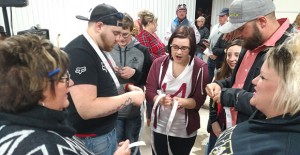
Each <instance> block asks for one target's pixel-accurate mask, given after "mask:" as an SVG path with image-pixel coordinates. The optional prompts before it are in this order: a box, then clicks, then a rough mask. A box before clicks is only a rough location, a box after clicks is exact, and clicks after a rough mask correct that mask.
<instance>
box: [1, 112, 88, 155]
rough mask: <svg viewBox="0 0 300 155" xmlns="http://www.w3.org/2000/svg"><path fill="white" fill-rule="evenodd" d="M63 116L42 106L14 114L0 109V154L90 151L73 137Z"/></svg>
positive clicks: (55, 154)
mask: <svg viewBox="0 0 300 155" xmlns="http://www.w3.org/2000/svg"><path fill="white" fill-rule="evenodd" d="M66 116H67V113H66V112H64V111H55V110H51V109H48V108H44V107H42V106H35V107H34V108H33V109H32V110H30V111H26V112H21V113H15V114H10V113H4V112H0V154H2V153H3V154H9V153H11V154H12V155H20V154H49V155H79V154H80V155H81V154H85V155H89V154H93V153H91V152H89V151H88V150H87V149H86V148H85V147H84V145H83V143H82V142H81V141H80V140H79V139H77V138H75V137H73V135H74V134H75V130H74V129H73V128H70V127H69V126H68V125H67V124H66V123H65V121H66ZM30 152H31V153H30Z"/></svg>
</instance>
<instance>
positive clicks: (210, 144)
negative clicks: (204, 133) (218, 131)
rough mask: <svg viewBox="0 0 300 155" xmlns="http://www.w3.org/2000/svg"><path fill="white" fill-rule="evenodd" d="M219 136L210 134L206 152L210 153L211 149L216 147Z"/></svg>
mask: <svg viewBox="0 0 300 155" xmlns="http://www.w3.org/2000/svg"><path fill="white" fill-rule="evenodd" d="M217 139H218V137H217V136H216V135H214V134H212V133H211V134H210V136H209V141H208V143H207V150H206V154H207V155H209V153H210V151H211V150H212V149H213V148H214V146H215V144H216V142H217Z"/></svg>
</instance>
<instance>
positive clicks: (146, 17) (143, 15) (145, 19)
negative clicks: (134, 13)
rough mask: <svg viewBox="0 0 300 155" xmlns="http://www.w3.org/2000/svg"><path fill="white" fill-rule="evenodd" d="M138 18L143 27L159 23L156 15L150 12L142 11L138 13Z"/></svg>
mask: <svg viewBox="0 0 300 155" xmlns="http://www.w3.org/2000/svg"><path fill="white" fill-rule="evenodd" d="M138 17H139V18H140V19H141V23H142V25H143V26H146V25H147V24H148V23H152V22H154V23H156V22H157V17H155V16H154V14H153V13H152V12H150V11H148V10H143V11H140V12H139V13H138Z"/></svg>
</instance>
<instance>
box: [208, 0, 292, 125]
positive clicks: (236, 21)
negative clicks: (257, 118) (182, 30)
mask: <svg viewBox="0 0 300 155" xmlns="http://www.w3.org/2000/svg"><path fill="white" fill-rule="evenodd" d="M289 23H290V22H289V20H288V19H287V18H283V19H278V20H277V19H276V17H275V6H274V3H273V1H272V0H234V1H233V2H232V3H231V5H230V8H229V22H227V23H226V24H224V25H223V26H222V27H220V29H219V30H220V31H221V32H222V33H229V32H232V31H238V32H237V33H239V34H240V35H241V38H242V39H243V40H244V43H243V48H244V49H243V50H242V52H241V54H240V58H239V60H238V62H237V64H236V67H235V69H234V71H233V73H232V76H231V78H228V79H225V80H220V81H215V82H213V83H211V84H208V85H207V86H206V92H207V95H209V97H211V98H212V99H213V100H214V101H215V102H218V103H221V104H222V105H223V106H226V107H231V108H230V110H229V111H230V112H227V114H228V115H226V117H227V116H229V117H227V118H226V119H227V120H226V121H227V122H229V123H228V124H230V125H229V126H227V127H230V126H233V125H235V124H236V123H240V122H243V121H245V120H247V119H248V118H249V117H250V115H251V114H252V113H253V112H254V111H255V110H256V108H255V107H252V106H251V105H250V104H249V101H250V98H251V97H252V96H253V91H254V85H253V84H252V83H251V82H252V80H253V79H254V78H255V77H257V76H258V75H259V74H260V68H261V66H262V64H263V62H264V56H265V54H266V53H267V52H268V50H269V48H270V47H277V46H280V45H281V44H282V43H283V41H284V40H285V39H286V38H287V37H288V36H287V33H288V32H291V31H293V27H292V25H290V24H289ZM235 110H236V111H235ZM236 116H237V119H232V118H236ZM262 117H264V116H262Z"/></svg>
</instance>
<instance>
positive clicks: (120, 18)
mask: <svg viewBox="0 0 300 155" xmlns="http://www.w3.org/2000/svg"><path fill="white" fill-rule="evenodd" d="M110 16H115V17H116V18H117V19H119V20H122V19H123V18H124V14H123V13H121V12H116V13H112V14H108V15H105V16H102V17H100V18H98V19H97V20H96V21H100V20H102V19H104V18H107V17H110Z"/></svg>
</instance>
